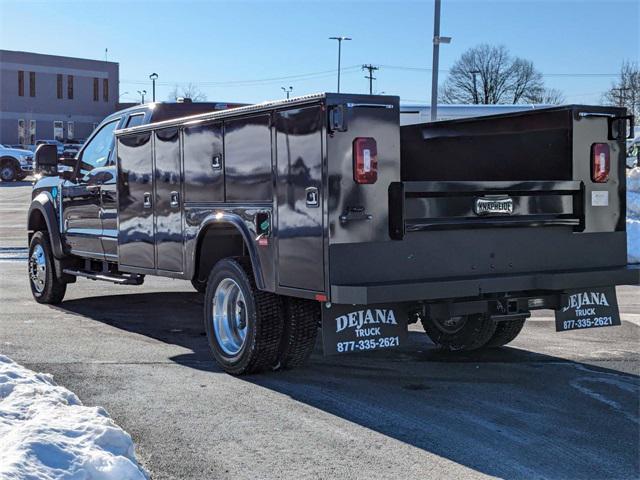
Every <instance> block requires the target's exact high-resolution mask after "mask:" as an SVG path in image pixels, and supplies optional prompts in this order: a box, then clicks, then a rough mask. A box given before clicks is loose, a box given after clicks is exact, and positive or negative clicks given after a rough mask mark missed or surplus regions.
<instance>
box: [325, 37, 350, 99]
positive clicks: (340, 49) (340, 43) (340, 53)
mask: <svg viewBox="0 0 640 480" xmlns="http://www.w3.org/2000/svg"><path fill="white" fill-rule="evenodd" d="M329 40H337V41H338V93H340V59H341V57H342V41H343V40H351V38H349V37H329Z"/></svg>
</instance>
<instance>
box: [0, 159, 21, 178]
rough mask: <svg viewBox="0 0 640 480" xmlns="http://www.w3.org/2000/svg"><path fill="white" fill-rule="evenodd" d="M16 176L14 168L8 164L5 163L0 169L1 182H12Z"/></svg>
mask: <svg viewBox="0 0 640 480" xmlns="http://www.w3.org/2000/svg"><path fill="white" fill-rule="evenodd" d="M17 176H18V172H17V171H16V168H15V167H14V166H13V165H11V164H10V163H5V164H4V165H2V166H1V167H0V180H2V181H3V182H13V181H14V180H15V179H16V177H17Z"/></svg>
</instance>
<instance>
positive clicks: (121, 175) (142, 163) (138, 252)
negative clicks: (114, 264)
mask: <svg viewBox="0 0 640 480" xmlns="http://www.w3.org/2000/svg"><path fill="white" fill-rule="evenodd" d="M152 154H153V150H152V145H151V132H141V133H134V134H130V135H123V136H121V137H118V260H119V263H120V265H122V266H131V267H137V268H145V269H153V268H155V232H154V224H153V156H152Z"/></svg>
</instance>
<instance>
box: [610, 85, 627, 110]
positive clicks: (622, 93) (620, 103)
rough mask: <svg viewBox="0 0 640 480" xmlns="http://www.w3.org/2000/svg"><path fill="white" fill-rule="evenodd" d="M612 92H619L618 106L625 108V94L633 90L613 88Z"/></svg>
mask: <svg viewBox="0 0 640 480" xmlns="http://www.w3.org/2000/svg"><path fill="white" fill-rule="evenodd" d="M611 90H612V91H614V92H618V106H619V107H624V102H625V100H626V98H625V92H626V91H627V90H631V89H630V88H629V87H620V88H612V89H611Z"/></svg>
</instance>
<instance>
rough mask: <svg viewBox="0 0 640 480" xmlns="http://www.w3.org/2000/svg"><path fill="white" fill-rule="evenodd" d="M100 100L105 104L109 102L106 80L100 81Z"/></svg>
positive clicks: (107, 80) (107, 82)
mask: <svg viewBox="0 0 640 480" xmlns="http://www.w3.org/2000/svg"><path fill="white" fill-rule="evenodd" d="M102 99H103V100H104V101H105V102H108V101H109V79H108V78H103V79H102Z"/></svg>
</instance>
